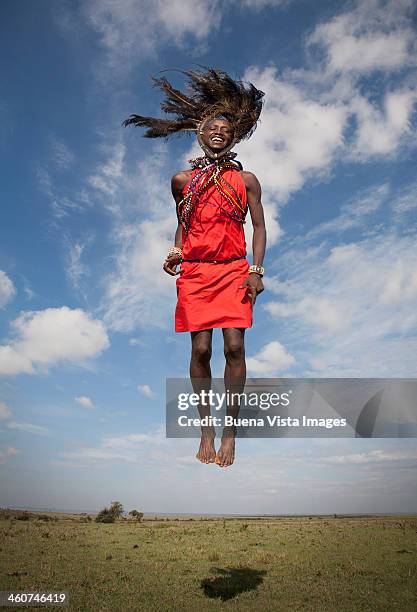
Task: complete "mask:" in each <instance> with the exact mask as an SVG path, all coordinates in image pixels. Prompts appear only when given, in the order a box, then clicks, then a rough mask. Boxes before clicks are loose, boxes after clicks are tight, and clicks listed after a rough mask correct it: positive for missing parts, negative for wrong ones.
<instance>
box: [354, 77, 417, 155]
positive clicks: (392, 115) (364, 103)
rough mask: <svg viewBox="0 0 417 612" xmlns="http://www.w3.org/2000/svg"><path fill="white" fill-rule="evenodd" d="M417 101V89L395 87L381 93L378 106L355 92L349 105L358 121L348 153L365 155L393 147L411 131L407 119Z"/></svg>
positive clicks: (381, 152) (391, 149) (376, 153)
mask: <svg viewBox="0 0 417 612" xmlns="http://www.w3.org/2000/svg"><path fill="white" fill-rule="evenodd" d="M416 101H417V90H413V89H410V90H408V91H407V90H403V91H401V90H398V91H393V92H388V93H386V94H385V96H384V101H383V108H382V109H379V108H378V107H376V106H375V105H374V104H372V102H370V101H369V100H367V99H365V98H364V97H363V96H359V95H357V96H355V97H354V98H353V99H352V101H351V104H350V109H351V111H352V112H354V113H355V115H356V119H357V122H358V128H357V133H356V137H355V140H354V143H353V147H352V151H351V156H352V157H353V158H355V157H356V158H359V159H366V158H368V157H371V156H374V155H387V154H390V153H391V152H393V151H395V150H396V149H397V148H398V146H399V144H400V142H401V139H402V138H404V136H406V135H407V134H408V133H410V119H411V116H412V112H413V109H414V106H415V103H416Z"/></svg>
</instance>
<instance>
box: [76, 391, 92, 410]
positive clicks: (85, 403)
mask: <svg viewBox="0 0 417 612" xmlns="http://www.w3.org/2000/svg"><path fill="white" fill-rule="evenodd" d="M74 399H75V401H76V402H77V404H80V406H82V407H83V408H87V409H88V410H92V409H93V408H94V404H93V402H92V401H91V399H90V398H89V397H87V396H86V395H80V396H78V397H75V398H74Z"/></svg>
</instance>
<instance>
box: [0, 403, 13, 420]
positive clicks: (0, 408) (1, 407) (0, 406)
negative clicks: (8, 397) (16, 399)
mask: <svg viewBox="0 0 417 612" xmlns="http://www.w3.org/2000/svg"><path fill="white" fill-rule="evenodd" d="M11 416H12V412H11V410H10V408H9V407H8V406H7V405H6V404H5V403H4V402H0V421H7V419H10V417H11Z"/></svg>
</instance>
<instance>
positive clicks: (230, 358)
mask: <svg viewBox="0 0 417 612" xmlns="http://www.w3.org/2000/svg"><path fill="white" fill-rule="evenodd" d="M223 339H224V356H225V358H226V366H225V370H224V386H225V390H226V392H227V391H229V394H231V393H242V392H243V390H244V388H245V381H246V361H245V329H244V328H229V329H223ZM226 414H227V415H230V416H232V417H233V418H236V417H237V415H238V414H239V402H238V399H237V398H235V399H234V401H232V402H230V403H229V402H228V403H227V412H226ZM235 434H236V428H235V427H234V426H230V427H225V428H224V429H223V435H222V443H221V446H220V449H219V451H218V453H217V455H216V463H218V465H220V466H221V467H227V466H229V465H232V463H233V461H234V458H235Z"/></svg>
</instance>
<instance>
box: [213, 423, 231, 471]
mask: <svg viewBox="0 0 417 612" xmlns="http://www.w3.org/2000/svg"><path fill="white" fill-rule="evenodd" d="M235 435H236V429H235V427H225V428H224V429H223V435H222V443H221V445H220V448H219V450H218V452H217V455H216V463H217V465H219V466H220V467H229V465H232V463H233V462H234V460H235Z"/></svg>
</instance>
